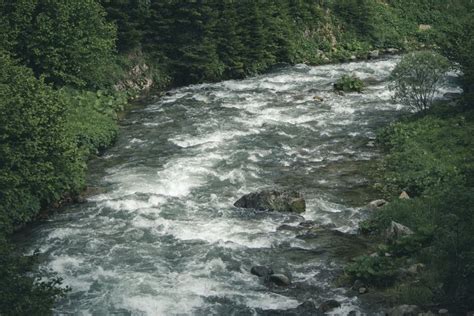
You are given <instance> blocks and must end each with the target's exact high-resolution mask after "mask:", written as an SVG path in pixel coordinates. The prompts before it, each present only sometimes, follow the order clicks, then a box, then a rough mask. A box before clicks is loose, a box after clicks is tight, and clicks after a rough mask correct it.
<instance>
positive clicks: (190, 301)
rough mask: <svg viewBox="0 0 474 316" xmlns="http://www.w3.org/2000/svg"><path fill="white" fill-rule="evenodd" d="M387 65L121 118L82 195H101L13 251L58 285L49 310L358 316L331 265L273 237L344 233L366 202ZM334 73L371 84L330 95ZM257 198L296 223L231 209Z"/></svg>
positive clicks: (391, 109) (391, 107) (184, 98)
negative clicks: (298, 311)
mask: <svg viewBox="0 0 474 316" xmlns="http://www.w3.org/2000/svg"><path fill="white" fill-rule="evenodd" d="M397 60H398V59H397V58H389V59H385V60H379V61H372V62H355V63H348V64H341V65H327V66H320V67H309V66H306V65H296V66H291V67H285V68H282V69H278V70H275V71H273V72H271V73H268V74H265V75H261V76H257V77H253V78H249V79H246V80H240V81H225V82H221V83H215V84H202V85H193V86H189V87H184V88H180V89H177V90H174V91H171V94H170V95H167V96H165V97H163V98H161V99H160V100H159V101H158V102H156V103H154V104H150V105H149V106H147V107H145V108H142V109H138V110H134V111H133V112H132V113H130V114H129V116H128V117H127V118H126V120H125V121H124V122H123V123H122V126H121V133H120V136H119V139H118V141H117V144H116V145H115V146H114V147H113V148H111V149H110V150H108V151H107V152H106V153H105V155H104V156H103V157H100V158H98V159H96V160H95V161H93V162H92V163H91V167H90V169H91V171H90V173H91V176H90V179H89V184H90V185H91V186H96V187H101V188H104V190H105V191H104V192H102V193H100V194H97V195H95V196H91V197H90V198H89V199H88V201H87V203H85V204H81V205H73V206H68V207H66V208H65V209H64V210H63V211H62V212H61V213H59V214H57V215H55V216H54V217H52V218H51V219H50V220H48V221H47V222H45V223H42V224H41V225H38V226H36V227H35V228H33V229H32V231H31V232H30V233H29V234H30V236H28V241H27V242H25V243H26V244H27V245H28V246H29V248H30V249H34V248H39V249H40V251H41V252H43V253H44V254H43V256H42V262H41V267H42V268H46V269H51V270H52V271H54V272H56V273H58V274H59V276H60V277H62V278H63V279H64V284H65V285H69V286H71V287H72V292H71V293H70V294H69V295H68V297H67V298H65V299H64V300H62V301H61V302H59V304H58V305H57V306H56V308H55V313H56V314H57V315H259V314H261V313H264V312H265V311H269V310H280V311H285V310H288V311H290V310H291V309H292V308H295V307H296V306H298V305H299V304H301V303H303V302H305V301H312V302H314V303H315V304H316V306H318V305H319V304H320V303H321V302H323V301H324V300H327V299H336V300H338V301H340V302H341V303H342V307H341V308H339V309H336V310H334V311H333V314H340V315H345V314H347V313H348V312H349V311H351V310H354V311H358V312H368V311H371V308H372V307H369V306H365V305H364V304H363V303H362V302H361V301H360V299H359V298H357V296H355V295H354V294H351V293H349V291H347V290H344V289H341V288H337V287H336V286H335V285H334V284H333V281H334V277H335V276H337V271H339V269H340V262H339V261H337V260H336V259H334V258H333V257H331V256H327V255H324V254H321V252H319V253H316V252H315V251H314V250H315V246H314V244H310V243H308V242H307V241H305V240H304V239H300V238H297V236H296V235H297V233H296V232H293V231H291V230H281V229H278V227H280V226H281V225H283V224H286V225H290V226H297V225H298V224H299V223H300V222H301V221H303V220H314V221H315V222H317V223H320V224H331V223H332V224H334V225H335V227H336V228H337V229H338V230H340V231H343V232H354V230H355V228H356V225H357V222H358V221H359V220H360V218H361V216H362V215H363V214H361V212H360V210H359V208H358V206H360V205H363V204H364V203H366V202H367V201H368V200H369V199H374V198H377V197H376V196H371V195H372V194H373V192H372V191H371V190H370V185H371V183H370V181H369V179H368V178H367V174H368V171H369V169H371V168H372V167H373V164H371V161H372V160H373V159H374V158H375V157H376V156H377V152H376V151H375V150H374V147H373V143H374V138H375V135H376V132H377V129H378V128H379V127H382V126H384V125H386V124H387V123H388V122H390V121H393V120H395V119H396V118H397V117H398V116H399V115H400V113H401V111H400V110H402V107H401V106H400V105H397V104H393V103H392V102H390V92H389V91H388V89H387V86H386V83H385V82H384V81H385V80H386V78H387V77H388V75H389V74H390V71H391V70H392V69H393V67H394V66H395V64H396V62H397ZM346 73H354V74H356V75H357V76H359V77H360V78H362V79H364V80H368V81H370V82H371V84H370V85H369V86H368V87H367V88H366V89H365V91H364V93H363V94H358V93H350V94H346V95H344V96H340V95H337V94H335V93H334V92H333V91H332V84H333V83H334V82H335V81H336V80H337V79H338V78H339V77H341V76H342V75H343V74H346ZM315 96H319V97H322V98H323V99H324V101H322V102H317V101H315V100H314V99H313V98H314V97H315ZM262 188H283V189H285V188H286V189H296V190H299V191H301V192H302V193H303V195H304V196H305V198H306V201H307V211H306V212H305V213H304V214H302V215H303V217H304V218H301V217H299V216H295V215H287V214H275V213H262V212H253V211H250V210H239V209H237V208H235V207H233V203H234V202H235V201H236V200H237V199H238V198H239V197H240V196H242V195H243V194H246V193H249V192H252V191H255V190H258V189H262ZM320 247H323V248H324V245H320ZM316 248H318V247H316ZM318 249H319V248H318ZM316 250H317V249H316ZM252 265H271V266H272V267H273V268H274V269H276V270H279V271H286V272H287V273H290V274H291V277H292V283H293V284H292V285H291V286H290V287H289V288H278V287H268V286H267V285H265V284H264V283H263V282H261V280H259V279H258V278H257V277H256V276H254V275H252V274H250V272H249V271H250V268H251V266H252ZM374 308H375V307H374Z"/></svg>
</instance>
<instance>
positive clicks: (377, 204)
mask: <svg viewBox="0 0 474 316" xmlns="http://www.w3.org/2000/svg"><path fill="white" fill-rule="evenodd" d="M387 204H388V202H387V201H386V200H383V199H380V200H375V201H372V202H370V203H369V204H368V205H367V208H368V209H371V210H374V209H377V208H381V207H383V206H385V205H387Z"/></svg>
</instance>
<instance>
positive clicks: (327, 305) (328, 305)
mask: <svg viewBox="0 0 474 316" xmlns="http://www.w3.org/2000/svg"><path fill="white" fill-rule="evenodd" d="M338 307H341V303H339V302H338V301H336V300H329V301H326V302H324V303H322V304H321V305H319V310H320V311H321V312H323V313H326V312H329V311H330V310H333V309H335V308H338Z"/></svg>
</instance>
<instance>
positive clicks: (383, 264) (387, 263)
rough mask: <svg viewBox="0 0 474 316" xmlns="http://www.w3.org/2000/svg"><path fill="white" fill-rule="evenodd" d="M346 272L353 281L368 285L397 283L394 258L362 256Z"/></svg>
mask: <svg viewBox="0 0 474 316" xmlns="http://www.w3.org/2000/svg"><path fill="white" fill-rule="evenodd" d="M345 272H346V274H347V275H349V277H350V278H351V279H353V280H361V281H363V282H364V283H366V284H368V285H376V286H387V285H390V284H392V283H393V282H394V281H395V277H396V275H397V271H396V265H395V263H394V261H393V259H392V258H387V257H379V256H374V257H372V256H360V257H357V258H355V259H354V263H351V264H350V265H348V266H347V267H346V269H345Z"/></svg>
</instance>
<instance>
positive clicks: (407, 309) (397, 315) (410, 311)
mask: <svg viewBox="0 0 474 316" xmlns="http://www.w3.org/2000/svg"><path fill="white" fill-rule="evenodd" d="M419 313H420V308H419V307H418V306H416V305H400V306H396V307H394V308H392V309H390V310H389V311H388V313H387V315H388V316H417V315H418V314H419Z"/></svg>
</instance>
